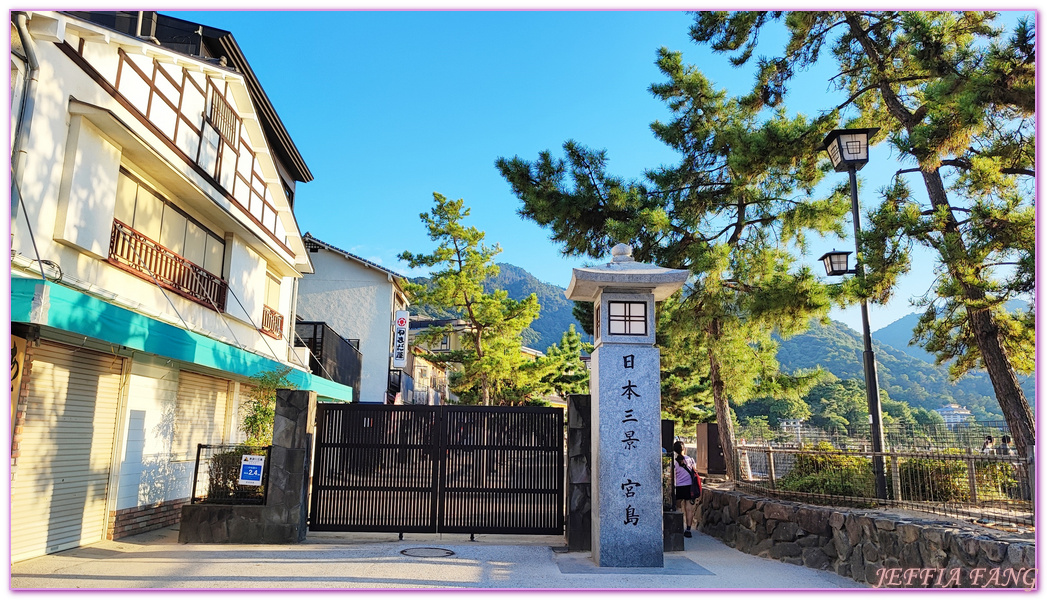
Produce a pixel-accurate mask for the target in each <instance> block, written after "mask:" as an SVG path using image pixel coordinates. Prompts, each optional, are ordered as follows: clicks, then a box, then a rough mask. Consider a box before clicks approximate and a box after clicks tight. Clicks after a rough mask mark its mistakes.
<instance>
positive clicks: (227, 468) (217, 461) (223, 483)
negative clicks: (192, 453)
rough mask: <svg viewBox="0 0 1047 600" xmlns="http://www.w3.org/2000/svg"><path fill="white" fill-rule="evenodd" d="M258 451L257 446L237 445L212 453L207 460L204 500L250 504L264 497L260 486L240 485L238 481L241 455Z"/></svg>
mask: <svg viewBox="0 0 1047 600" xmlns="http://www.w3.org/2000/svg"><path fill="white" fill-rule="evenodd" d="M259 451H260V449H259V448H252V447H250V446H238V447H236V448H233V449H231V450H227V451H225V452H219V453H217V454H214V455H212V456H211V458H210V459H208V461H207V497H206V498H205V499H204V502H210V503H215V504H229V503H233V502H239V503H245V504H251V503H254V502H257V501H260V500H261V499H262V498H263V497H264V489H263V488H262V487H258V486H242V485H240V484H239V483H238V481H239V480H240V463H241V461H242V457H243V456H244V455H245V454H258V453H259ZM234 499H235V500H234Z"/></svg>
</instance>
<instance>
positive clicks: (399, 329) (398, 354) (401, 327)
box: [393, 310, 411, 369]
mask: <svg viewBox="0 0 1047 600" xmlns="http://www.w3.org/2000/svg"><path fill="white" fill-rule="evenodd" d="M410 319H411V313H409V312H407V311H406V310H398V311H396V315H395V316H394V318H393V368H394V369H402V368H404V367H406V366H407V327H408V324H409V323H410Z"/></svg>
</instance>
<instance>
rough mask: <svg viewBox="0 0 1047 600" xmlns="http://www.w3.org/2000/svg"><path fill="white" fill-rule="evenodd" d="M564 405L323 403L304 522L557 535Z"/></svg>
mask: <svg viewBox="0 0 1047 600" xmlns="http://www.w3.org/2000/svg"><path fill="white" fill-rule="evenodd" d="M563 418H564V417H563V410H562V409H560V408H543V407H499V406H410V405H407V406H392V405H381V404H377V405H367V404H320V405H318V407H317V414H316V421H317V423H316V425H317V426H316V447H315V457H314V461H313V487H312V500H311V506H310V513H309V529H311V530H313V531H390V532H399V533H437V532H439V533H519V534H561V533H563V526H564V447H563V436H564V433H563V432H564V430H563Z"/></svg>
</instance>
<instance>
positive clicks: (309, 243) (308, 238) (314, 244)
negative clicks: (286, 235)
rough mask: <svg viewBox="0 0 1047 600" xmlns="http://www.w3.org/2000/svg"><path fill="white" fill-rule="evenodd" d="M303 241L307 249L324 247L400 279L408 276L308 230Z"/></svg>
mask: <svg viewBox="0 0 1047 600" xmlns="http://www.w3.org/2000/svg"><path fill="white" fill-rule="evenodd" d="M302 241H303V242H305V248H306V250H310V251H311V250H312V249H313V248H323V249H324V250H330V251H331V252H334V253H336V254H341V255H342V256H344V257H345V258H348V259H349V260H354V261H356V262H358V263H360V264H362V265H364V266H365V267H369V268H372V269H377V270H378V271H381V272H383V273H386V274H388V275H391V276H393V277H395V278H397V279H400V280H405V279H407V278H406V277H404V276H403V275H401V274H399V273H397V272H396V271H392V270H390V269H387V268H385V267H383V266H382V265H380V264H378V263H373V262H371V261H369V260H367V259H366V258H361V257H359V256H357V255H355V254H353V253H352V252H347V251H345V250H342V249H341V248H336V247H334V246H332V245H331V244H328V243H327V242H323V241H320V240H318V239H316V238H315V237H313V236H312V234H310V233H309V232H308V231H307V232H305V235H303V236H302ZM397 283H400V282H397Z"/></svg>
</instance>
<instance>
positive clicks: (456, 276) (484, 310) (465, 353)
mask: <svg viewBox="0 0 1047 600" xmlns="http://www.w3.org/2000/svg"><path fill="white" fill-rule="evenodd" d="M433 200H434V207H433V208H432V210H431V211H430V212H428V213H422V214H421V219H422V222H423V223H425V225H426V228H427V229H428V231H429V238H430V239H431V240H433V241H435V242H438V246H437V248H436V250H434V251H433V252H431V253H429V254H413V253H411V252H403V253H402V254H401V255H400V259H401V260H404V261H405V262H407V263H408V264H409V265H410V266H411V267H412V268H417V267H430V268H431V269H433V271H432V272H431V273H430V282H429V285H420V284H417V283H407V284H406V286H405V287H406V288H407V293H408V295H410V296H411V300H412V302H413V303H418V304H423V305H427V306H431V307H434V308H436V309H441V310H447V311H451V312H453V313H455V314H459V315H461V316H462V318H463V319H464V320H466V321H467V322H468V330H467V331H466V332H465V335H463V337H462V342H463V343H462V345H463V349H462V350H460V351H455V352H449V353H439V354H436V353H430V354H427V355H426V356H425V358H426V359H427V360H430V361H432V362H434V363H437V364H442V365H446V364H455V365H458V366H459V368H460V370H458V371H457V372H455V373H454V374H453V375H452V376H451V377H450V378H449V383H450V385H451V389H452V391H454V393H455V394H456V395H458V396H459V398H460V399H461V401H463V402H466V403H482V404H485V405H487V404H492V403H506V404H512V403H519V402H523V401H525V400H526V399H527V398H529V397H531V395H532V394H533V393H535V392H534V386H535V385H536V379H535V377H533V376H531V375H532V367H530V366H528V365H526V363H528V362H530V361H529V359H528V358H526V357H525V356H524V355H523V354H522V353H521V351H520V346H521V343H522V337H521V336H522V333H523V331H524V329H526V328H527V327H528V326H529V325H530V324H531V322H532V321H534V319H535V318H536V317H537V316H538V313H539V311H540V309H541V307H540V305H539V304H538V299H537V297H536V296H535V295H534V294H531V295H530V296H528V297H527V298H524V299H522V300H514V299H512V298H510V297H509V295H508V293H507V292H506V291H505V290H494V291H491V292H486V291H485V290H484V282H485V281H487V280H488V279H489V278H491V277H495V276H497V274H498V272H499V269H498V266H497V265H496V264H495V263H494V257H495V256H496V255H497V254H498V253H499V252H501V248H499V247H498V245H497V244H496V245H495V246H493V247H489V246H487V245H485V244H483V238H484V233H483V232H482V231H480V230H478V229H476V228H475V227H466V226H464V225H463V224H462V220H463V219H465V217H467V216H469V209H467V208H465V207H464V204H465V203H464V201H463V200H460V199H459V200H448V199H447V198H446V197H444V196H442V195H440V194H433ZM450 327H451V326H450V325H448V326H444V327H430V328H429V329H427V330H426V331H424V332H422V333H421V334H420V335H419V337H418V340H419V341H420V342H421V343H422V344H427V345H430V346H431V345H434V343H435V342H436V341H437V340H439V339H440V338H442V337H443V335H444V334H447V333H449V331H450Z"/></svg>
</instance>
